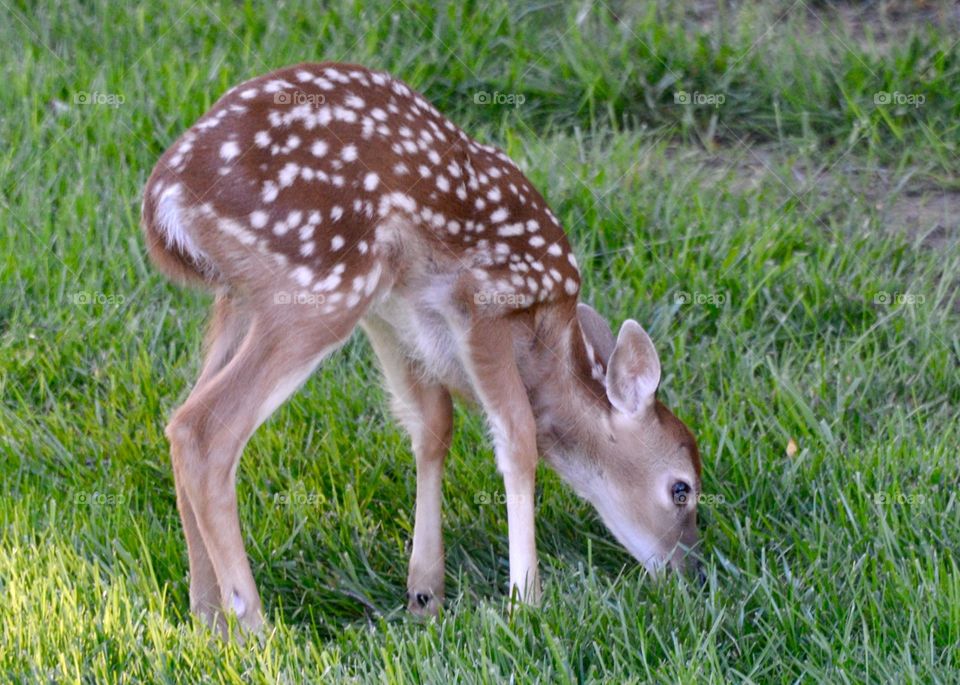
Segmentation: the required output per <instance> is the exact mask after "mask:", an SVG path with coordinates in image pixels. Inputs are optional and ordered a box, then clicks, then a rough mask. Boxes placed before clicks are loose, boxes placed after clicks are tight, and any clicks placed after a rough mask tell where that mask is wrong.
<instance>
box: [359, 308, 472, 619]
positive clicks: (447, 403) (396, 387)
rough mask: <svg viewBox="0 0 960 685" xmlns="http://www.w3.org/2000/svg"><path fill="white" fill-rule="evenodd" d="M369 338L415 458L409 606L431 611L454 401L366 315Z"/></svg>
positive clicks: (438, 595)
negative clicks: (428, 378)
mask: <svg viewBox="0 0 960 685" xmlns="http://www.w3.org/2000/svg"><path fill="white" fill-rule="evenodd" d="M363 329H364V331H365V332H366V334H367V337H368V338H369V339H370V344H371V345H372V346H373V349H374V351H375V352H376V353H377V357H378V358H379V360H380V365H381V367H382V368H383V374H384V377H385V379H386V381H387V385H388V387H389V389H390V392H391V394H392V395H393V403H392V405H393V413H394V415H395V416H396V417H397V419H398V420H399V421H400V423H401V424H402V425H403V427H404V428H406V430H407V433H409V435H410V440H411V443H412V444H413V453H414V457H415V458H416V461H417V499H416V511H415V514H414V516H415V518H414V525H413V550H412V552H411V554H410V569H409V572H408V574H407V608H408V609H409V610H410V611H411V612H413V613H414V614H419V615H435V614H436V613H437V611H438V610H439V608H440V605H441V604H443V590H444V559H443V531H442V525H441V516H440V510H441V504H442V502H441V499H442V494H441V485H442V481H443V462H444V460H445V459H446V456H447V452H448V451H449V449H450V439H451V436H452V433H453V403H452V401H451V399H450V393H449V392H448V391H447V390H446V388H444V387H443V386H441V385H438V384H436V383H432V382H430V381H428V380H425V379H424V378H423V377H422V375H421V374H420V373H419V370H418V369H416V368H413V367H411V364H410V362H409V361H407V359H406V358H405V357H404V355H403V353H402V351H401V350H400V346H399V342H398V341H397V339H396V335H395V333H394V331H393V329H392V328H390V327H389V326H388V325H387V324H386V323H385V322H383V321H381V320H379V319H376V318H372V317H370V318H367V319H365V320H364V322H363Z"/></svg>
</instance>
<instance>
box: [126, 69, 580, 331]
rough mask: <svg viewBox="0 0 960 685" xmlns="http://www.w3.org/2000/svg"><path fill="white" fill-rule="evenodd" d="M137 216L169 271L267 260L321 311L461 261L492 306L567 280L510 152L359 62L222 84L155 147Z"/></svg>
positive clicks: (567, 288) (458, 266) (193, 272)
mask: <svg viewBox="0 0 960 685" xmlns="http://www.w3.org/2000/svg"><path fill="white" fill-rule="evenodd" d="M144 219H145V220H144V224H145V226H146V228H147V232H148V236H149V238H150V242H151V251H152V252H153V255H154V258H155V260H156V261H157V262H158V263H159V264H160V265H161V267H162V268H163V267H165V270H166V271H168V272H169V273H170V274H171V275H173V276H175V277H178V278H180V279H181V280H183V279H186V280H196V278H197V277H198V276H199V277H200V278H202V279H203V280H205V281H206V282H208V283H209V284H210V285H227V286H230V287H231V288H236V289H240V290H242V289H243V288H244V287H262V286H263V285H264V282H265V281H264V279H265V276H266V278H268V279H270V282H271V283H272V286H271V287H272V288H273V289H274V290H273V292H277V291H279V290H282V288H283V287H284V283H289V284H290V285H291V287H293V288H295V289H296V290H298V291H300V292H301V293H311V294H313V298H312V299H310V301H311V302H313V303H315V304H316V305H317V306H318V307H319V308H320V309H321V311H326V312H333V311H336V310H339V309H342V308H344V307H346V308H350V307H356V306H358V305H359V304H360V303H361V302H363V301H365V300H366V298H367V296H369V295H371V294H372V293H374V292H375V291H378V290H379V291H382V292H386V291H387V290H389V289H390V288H391V287H396V288H397V289H398V290H399V291H401V292H402V291H403V290H404V289H406V288H411V287H414V288H418V287H426V286H427V285H428V284H429V283H438V282H442V280H443V279H442V277H443V276H444V275H451V274H455V273H457V272H462V271H465V270H470V271H471V272H472V275H473V276H474V277H475V278H476V279H477V280H478V281H479V282H481V283H483V284H484V291H483V295H482V296H481V297H482V299H483V300H484V301H481V302H479V304H480V305H489V306H490V307H493V308H500V309H503V308H507V309H509V308H524V307H529V306H532V305H534V304H535V303H538V302H545V301H555V300H557V299H563V298H566V299H575V296H576V294H577V292H578V290H579V275H578V271H577V266H576V260H575V258H574V256H573V253H572V252H571V250H570V246H569V244H568V242H567V240H566V237H565V236H564V233H563V231H562V230H561V228H560V226H559V224H558V223H557V220H556V218H555V217H554V215H553V214H552V213H551V212H550V210H549V209H548V208H547V207H546V206H545V203H544V201H543V198H542V197H541V195H540V194H539V193H538V192H537V190H536V189H535V188H533V187H532V186H531V185H530V183H529V182H528V181H527V180H526V178H525V177H524V176H523V174H522V173H521V172H520V170H519V169H518V168H517V167H516V165H515V164H514V163H513V162H512V161H511V160H510V159H509V158H508V157H507V156H506V155H505V154H503V153H502V152H500V151H499V150H497V149H495V148H493V147H490V146H487V145H481V144H479V143H477V142H475V141H474V140H472V139H471V138H470V137H468V136H467V135H466V134H465V133H464V132H463V131H462V130H460V129H459V128H458V127H457V126H455V125H454V124H453V123H451V122H450V121H449V120H448V119H447V118H446V117H444V116H442V115H441V114H440V113H439V112H438V111H437V110H436V109H435V108H434V107H433V106H432V105H431V104H430V103H428V102H427V101H426V100H424V99H423V98H422V97H421V96H420V95H418V94H417V93H415V92H413V91H412V90H411V89H410V88H409V87H408V86H406V85H405V84H403V83H402V82H400V81H397V80H395V79H393V78H392V77H390V76H388V75H386V74H383V73H379V72H375V71H370V70H368V69H365V68H363V67H359V66H352V65H342V64H302V65H298V66H294V67H289V68H286V69H283V70H280V71H277V72H274V73H271V74H267V75H265V76H262V77H259V78H255V79H253V80H250V81H247V82H245V83H243V84H241V85H239V86H237V87H235V88H233V89H231V90H230V91H228V92H227V93H226V94H225V95H224V96H223V97H222V98H221V99H220V100H219V101H218V102H217V103H216V104H215V105H214V107H213V108H212V109H211V110H210V111H209V112H208V113H207V114H206V115H205V116H204V117H203V118H202V119H201V120H200V121H198V122H197V123H196V124H195V125H194V126H193V127H192V128H191V129H190V130H188V131H187V132H186V133H185V134H184V135H183V136H182V137H181V138H180V139H179V140H178V141H177V142H176V143H175V144H174V145H173V146H171V147H170V149H169V150H168V151H167V153H166V154H165V155H164V156H163V157H162V158H161V160H160V163H159V164H158V165H157V167H156V170H155V172H154V174H153V176H152V177H151V179H150V181H149V184H148V187H147V191H146V194H145V201H144ZM300 297H301V298H302V297H303V295H301V296H300Z"/></svg>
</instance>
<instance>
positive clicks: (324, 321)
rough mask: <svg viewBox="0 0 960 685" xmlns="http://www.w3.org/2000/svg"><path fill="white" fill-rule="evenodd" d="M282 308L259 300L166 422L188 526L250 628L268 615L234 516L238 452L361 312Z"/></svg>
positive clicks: (229, 602)
mask: <svg viewBox="0 0 960 685" xmlns="http://www.w3.org/2000/svg"><path fill="white" fill-rule="evenodd" d="M279 307H280V306H279V305H276V304H267V303H262V305H261V306H260V307H258V308H256V309H254V310H253V314H252V316H251V323H250V327H249V330H248V331H247V333H246V335H245V337H244V339H243V342H242V343H241V344H240V346H239V348H237V350H236V352H235V354H233V355H232V357H231V358H230V359H229V361H228V362H226V364H225V365H224V366H223V368H222V369H220V370H219V371H216V372H215V373H213V374H212V375H210V376H209V377H208V378H207V379H206V380H205V381H204V382H203V383H201V384H198V386H197V387H195V388H194V390H193V392H192V393H191V394H190V397H188V398H187V401H186V402H185V403H184V404H183V406H181V407H180V408H179V409H178V410H177V411H176V412H175V413H174V416H173V418H172V419H171V421H170V424H169V425H168V426H167V436H168V438H169V440H170V445H171V454H172V458H173V464H174V469H175V471H176V473H177V482H178V487H179V488H180V489H181V490H182V492H183V494H184V495H185V496H186V497H185V499H186V500H187V501H188V502H189V504H190V510H191V511H192V514H193V519H192V520H191V519H190V516H189V515H187V516H185V517H184V528H185V530H191V529H193V530H198V531H199V533H200V537H201V539H202V543H203V547H204V549H205V550H206V552H207V555H208V557H209V561H210V564H211V565H212V566H213V569H214V572H215V576H216V581H217V586H218V588H219V595H220V596H219V602H220V607H221V609H222V610H224V611H229V610H232V611H233V612H234V613H235V614H236V615H237V617H238V618H239V620H240V622H241V624H242V625H243V627H244V628H246V629H249V630H256V629H258V628H259V627H260V626H261V625H262V623H263V617H262V615H261V603H260V597H259V595H258V593H257V588H256V584H255V582H254V579H253V573H252V572H251V569H250V562H249V560H248V559H247V555H246V551H245V549H244V545H243V538H242V536H241V532H240V520H239V517H238V514H237V494H236V472H237V466H238V464H239V458H240V454H241V452H242V450H243V447H244V445H245V444H246V442H247V440H248V439H249V438H250V436H251V435H252V434H253V432H254V431H255V430H256V428H257V427H258V426H259V425H260V424H261V423H262V422H263V421H264V420H266V418H267V417H269V416H270V414H271V413H273V411H274V410H275V409H276V408H277V407H279V406H280V405H281V404H282V403H283V402H284V401H285V400H286V399H287V398H288V397H289V396H290V395H291V394H292V393H293V392H294V391H295V390H296V389H297V388H298V387H299V386H300V385H301V384H302V383H303V382H304V381H305V380H306V379H307V377H308V376H309V375H310V374H311V373H312V372H313V370H314V369H315V368H316V367H317V365H318V364H319V363H320V361H321V359H322V358H323V357H324V356H325V355H327V354H328V353H329V352H330V351H332V350H333V349H335V348H336V347H338V346H339V345H340V344H341V343H342V342H343V341H344V340H345V339H346V338H347V337H348V336H349V334H350V332H351V331H352V330H353V328H354V326H355V324H356V321H357V319H358V318H359V315H360V313H361V312H362V307H357V308H355V309H353V310H348V311H346V312H335V313H333V314H329V315H322V314H320V313H319V312H318V310H317V309H315V308H313V307H310V306H306V305H287V306H286V307H285V308H283V309H279ZM192 527H193V528H192ZM190 534H191V533H189V532H188V535H190ZM194 546H196V545H194ZM198 556H200V555H199V554H198ZM198 562H202V559H198ZM203 568H204V567H203V564H202V563H200V564H199V566H198V570H200V571H201V572H202V570H203ZM201 596H202V593H201ZM206 617H207V618H208V619H209V613H208V614H207V616H206Z"/></svg>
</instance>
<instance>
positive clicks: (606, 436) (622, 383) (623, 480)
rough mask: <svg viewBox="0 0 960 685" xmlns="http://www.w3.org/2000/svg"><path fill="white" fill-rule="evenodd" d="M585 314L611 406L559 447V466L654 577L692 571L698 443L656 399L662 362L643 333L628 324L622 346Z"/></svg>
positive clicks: (582, 310) (583, 310) (581, 314)
mask: <svg viewBox="0 0 960 685" xmlns="http://www.w3.org/2000/svg"><path fill="white" fill-rule="evenodd" d="M577 313H578V319H579V321H580V327H581V329H582V330H583V334H584V339H585V342H586V343H587V344H588V345H589V347H590V348H592V351H591V353H590V355H589V356H592V357H593V358H594V360H595V361H596V362H597V363H598V366H597V373H596V374H595V376H596V377H597V378H602V379H603V381H602V382H603V384H604V386H605V393H606V401H605V402H603V403H602V407H603V408H602V409H601V410H599V414H596V415H594V417H593V418H594V420H592V421H583V422H580V426H579V427H578V428H577V429H576V430H575V431H572V433H573V434H572V435H571V436H570V438H571V439H570V440H565V441H563V444H562V445H558V451H559V454H558V455H556V456H557V458H555V459H553V460H552V461H553V462H554V463H555V465H556V467H557V468H558V471H559V472H560V474H561V475H562V476H565V479H566V480H567V481H568V482H570V483H571V485H573V487H574V488H575V489H576V490H577V491H578V493H579V494H580V495H581V496H583V497H584V498H585V499H587V500H588V501H590V502H591V503H592V504H593V505H594V507H596V509H597V511H598V512H599V514H600V517H601V518H602V519H603V522H604V523H605V524H606V526H607V527H608V528H609V529H610V531H611V532H612V533H613V534H614V536H615V537H616V538H617V539H618V540H619V541H620V542H621V543H622V544H623V545H624V546H625V547H626V548H627V550H629V552H630V553H631V554H632V555H633V556H634V557H636V558H637V559H638V560H639V561H640V562H642V563H643V564H644V566H645V567H646V568H647V569H648V570H650V571H656V570H658V569H660V568H662V567H663V566H669V567H671V568H675V569H686V568H687V567H688V566H689V565H690V557H689V556H688V555H687V552H688V551H689V550H690V548H692V547H694V545H695V544H696V542H697V500H698V497H699V494H700V454H699V452H698V451H697V445H696V441H695V440H694V438H693V435H692V433H691V432H690V431H689V429H687V427H686V426H685V425H684V424H683V422H682V421H680V420H679V419H678V418H677V417H676V416H674V415H673V414H672V413H671V412H670V410H669V409H667V408H666V406H664V405H663V404H662V403H661V402H660V401H659V400H658V399H657V398H656V390H657V385H658V384H659V383H660V360H659V358H658V357H657V352H656V350H655V349H654V347H653V342H652V341H651V340H650V337H649V336H648V335H647V333H646V332H645V331H644V330H643V328H641V327H640V325H639V324H638V323H637V322H636V321H633V320H628V321H626V322H624V324H623V326H622V327H621V328H620V333H619V335H618V336H617V338H616V339H614V336H613V333H612V332H611V330H610V327H609V325H608V324H607V323H606V321H604V320H603V318H602V317H601V316H600V315H599V314H597V312H596V311H594V310H593V309H592V308H590V307H589V306H588V305H585V304H581V305H579V308H578V312H577ZM601 367H602V369H603V370H605V371H604V372H603V373H602V374H601V373H600V371H601Z"/></svg>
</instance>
